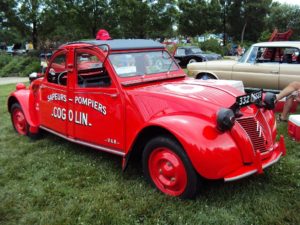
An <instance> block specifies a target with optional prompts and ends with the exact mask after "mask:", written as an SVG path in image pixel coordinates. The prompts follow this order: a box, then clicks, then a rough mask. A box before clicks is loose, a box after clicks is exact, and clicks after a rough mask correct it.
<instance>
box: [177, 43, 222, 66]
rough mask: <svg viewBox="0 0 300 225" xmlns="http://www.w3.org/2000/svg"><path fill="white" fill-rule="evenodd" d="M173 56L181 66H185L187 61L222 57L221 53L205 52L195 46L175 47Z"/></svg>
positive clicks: (201, 60)
mask: <svg viewBox="0 0 300 225" xmlns="http://www.w3.org/2000/svg"><path fill="white" fill-rule="evenodd" d="M174 57H175V59H177V60H178V63H179V65H180V66H181V67H186V66H187V64H189V63H194V62H204V61H210V60H218V59H221V58H222V56H221V55H219V54H216V53H205V52H203V51H202V50H201V49H200V48H199V47H197V46H180V47H177V49H176V50H175V54H174Z"/></svg>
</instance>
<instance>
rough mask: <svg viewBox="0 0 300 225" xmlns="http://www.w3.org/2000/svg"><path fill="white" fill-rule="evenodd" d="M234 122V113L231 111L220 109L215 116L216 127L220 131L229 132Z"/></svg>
mask: <svg viewBox="0 0 300 225" xmlns="http://www.w3.org/2000/svg"><path fill="white" fill-rule="evenodd" d="M234 122H235V116H234V112H233V111H232V110H231V109H225V108H221V109H220V110H219V112H218V114H217V127H218V129H219V130H220V131H226V130H230V129H231V128H232V127H233V125H234Z"/></svg>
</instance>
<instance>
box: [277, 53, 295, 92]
mask: <svg viewBox="0 0 300 225" xmlns="http://www.w3.org/2000/svg"><path fill="white" fill-rule="evenodd" d="M299 71H300V50H299V49H298V48H291V47H289V48H284V50H283V58H282V62H281V63H280V77H279V90H282V89H283V88H285V87H286V86H287V85H288V84H289V83H291V82H293V81H299V82H300V72H299Z"/></svg>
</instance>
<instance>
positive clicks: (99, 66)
mask: <svg viewBox="0 0 300 225" xmlns="http://www.w3.org/2000/svg"><path fill="white" fill-rule="evenodd" d="M76 69H77V85H78V86H79V87H84V88H89V87H94V88H95V87H108V86H110V84H111V79H110V77H109V75H108V73H107V71H106V70H105V68H104V67H103V63H102V61H101V60H100V59H99V58H98V57H97V56H96V55H94V54H92V53H90V52H84V51H78V52H76Z"/></svg>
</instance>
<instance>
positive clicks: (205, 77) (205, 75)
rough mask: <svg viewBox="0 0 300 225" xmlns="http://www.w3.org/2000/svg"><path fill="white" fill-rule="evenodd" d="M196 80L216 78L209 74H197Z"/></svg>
mask: <svg viewBox="0 0 300 225" xmlns="http://www.w3.org/2000/svg"><path fill="white" fill-rule="evenodd" d="M196 79H198V80H211V79H212V80H213V79H214V80H216V78H215V77H214V76H213V75H211V74H209V73H201V74H198V75H197V76H196Z"/></svg>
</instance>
